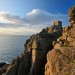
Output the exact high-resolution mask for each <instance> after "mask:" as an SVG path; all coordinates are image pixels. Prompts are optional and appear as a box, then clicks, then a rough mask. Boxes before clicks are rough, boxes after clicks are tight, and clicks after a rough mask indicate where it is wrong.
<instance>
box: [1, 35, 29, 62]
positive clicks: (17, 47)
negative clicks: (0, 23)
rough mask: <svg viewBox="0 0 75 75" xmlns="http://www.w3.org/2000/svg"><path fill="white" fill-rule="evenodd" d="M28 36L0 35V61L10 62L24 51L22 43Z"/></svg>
mask: <svg viewBox="0 0 75 75" xmlns="http://www.w3.org/2000/svg"><path fill="white" fill-rule="evenodd" d="M29 37H30V36H26V35H0V62H6V63H11V62H12V60H13V59H15V58H16V57H17V56H18V55H20V54H21V53H22V52H23V51H24V44H25V42H26V40H27V39H29Z"/></svg>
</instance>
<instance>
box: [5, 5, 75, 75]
mask: <svg viewBox="0 0 75 75" xmlns="http://www.w3.org/2000/svg"><path fill="white" fill-rule="evenodd" d="M68 14H69V17H70V18H69V21H70V25H69V26H66V27H64V28H63V27H62V22H61V21H55V22H54V23H53V25H52V26H51V27H47V28H46V29H43V30H42V31H41V32H40V33H37V34H34V35H32V36H31V37H30V39H28V40H27V41H26V43H25V44H24V47H25V50H24V52H23V53H22V54H21V55H20V56H18V57H17V58H16V59H14V60H13V62H12V63H11V64H10V65H9V67H8V68H7V72H6V75H74V74H75V33H74V32H75V6H73V7H72V8H71V9H70V10H69V12H68Z"/></svg>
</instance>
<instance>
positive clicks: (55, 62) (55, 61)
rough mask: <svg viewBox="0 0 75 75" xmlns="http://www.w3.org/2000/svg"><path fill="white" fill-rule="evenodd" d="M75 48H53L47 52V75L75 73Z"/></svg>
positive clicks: (72, 74) (71, 74)
mask: <svg viewBox="0 0 75 75" xmlns="http://www.w3.org/2000/svg"><path fill="white" fill-rule="evenodd" d="M74 70H75V48H72V47H71V48H70V47H64V48H62V47H61V48H60V49H53V50H51V51H49V52H48V54H47V64H46V66H45V75H68V74H70V75H74V74H75V71H74Z"/></svg>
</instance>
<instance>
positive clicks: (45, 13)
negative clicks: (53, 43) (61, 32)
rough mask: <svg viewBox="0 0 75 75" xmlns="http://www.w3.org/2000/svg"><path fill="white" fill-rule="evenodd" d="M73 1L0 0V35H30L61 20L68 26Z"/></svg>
mask: <svg viewBox="0 0 75 75" xmlns="http://www.w3.org/2000/svg"><path fill="white" fill-rule="evenodd" d="M73 5H75V0H0V35H30V34H33V33H37V32H39V31H41V29H42V28H45V27H47V26H48V27H49V26H51V25H52V23H53V21H54V20H61V21H62V22H63V26H66V25H68V24H69V22H68V9H69V8H70V7H72V6H73Z"/></svg>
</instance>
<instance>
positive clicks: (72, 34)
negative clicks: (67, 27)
mask: <svg viewBox="0 0 75 75" xmlns="http://www.w3.org/2000/svg"><path fill="white" fill-rule="evenodd" d="M71 37H72V38H75V28H71Z"/></svg>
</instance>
